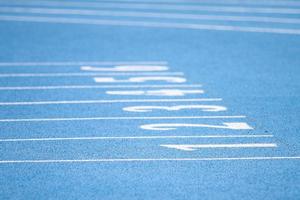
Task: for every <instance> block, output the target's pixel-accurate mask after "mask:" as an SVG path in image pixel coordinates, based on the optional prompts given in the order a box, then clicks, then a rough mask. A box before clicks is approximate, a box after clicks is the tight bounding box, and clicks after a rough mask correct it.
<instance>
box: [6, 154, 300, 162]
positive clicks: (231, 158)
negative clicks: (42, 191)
mask: <svg viewBox="0 0 300 200" xmlns="http://www.w3.org/2000/svg"><path fill="white" fill-rule="evenodd" d="M299 159H300V156H264V157H215V158H207V157H206V158H115V159H113V158H108V159H105V158H100V159H81V160H78V159H74V160H70V159H69V160H67V159H66V160H0V164H17V163H24V164H26V163H28V164H30V163H102V162H155V161H243V160H244V161H247V160H248V161H251V160H252V161H257V160H299Z"/></svg>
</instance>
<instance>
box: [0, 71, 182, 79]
mask: <svg viewBox="0 0 300 200" xmlns="http://www.w3.org/2000/svg"><path fill="white" fill-rule="evenodd" d="M156 75H159V76H169V75H170V76H172V75H176V76H184V73H183V72H156V73H153V72H140V73H139V72H136V73H19V74H0V78H5V77H61V76H156Z"/></svg>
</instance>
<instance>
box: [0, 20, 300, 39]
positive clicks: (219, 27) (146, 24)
mask: <svg viewBox="0 0 300 200" xmlns="http://www.w3.org/2000/svg"><path fill="white" fill-rule="evenodd" d="M0 20H2V21H21V22H45V23H61V24H87V25H104V26H133V27H147V28H172V29H193V30H213V31H234V32H256V33H276V34H293V35H299V34H300V29H287V28H268V27H246V26H226V25H213V24H199V23H193V24H191V23H188V24H187V23H175V22H174V23H166V22H149V21H126V20H101V19H85V18H64V17H33V16H13V15H1V16H0Z"/></svg>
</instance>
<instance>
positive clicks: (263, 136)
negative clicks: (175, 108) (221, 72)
mask: <svg viewBox="0 0 300 200" xmlns="http://www.w3.org/2000/svg"><path fill="white" fill-rule="evenodd" d="M271 137H273V135H192V136H189V135H175V136H170V135H168V136H163V135H162V136H125V137H124V136H119V137H60V138H55V137H53V138H8V139H0V142H39V141H64V140H143V139H146V140H147V139H149V140H154V139H195V138H271Z"/></svg>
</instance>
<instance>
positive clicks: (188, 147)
mask: <svg viewBox="0 0 300 200" xmlns="http://www.w3.org/2000/svg"><path fill="white" fill-rule="evenodd" d="M160 146H162V147H166V148H170V149H177V150H182V151H195V150H197V149H215V148H274V147H277V144H275V143H239V144H162V145H160Z"/></svg>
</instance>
